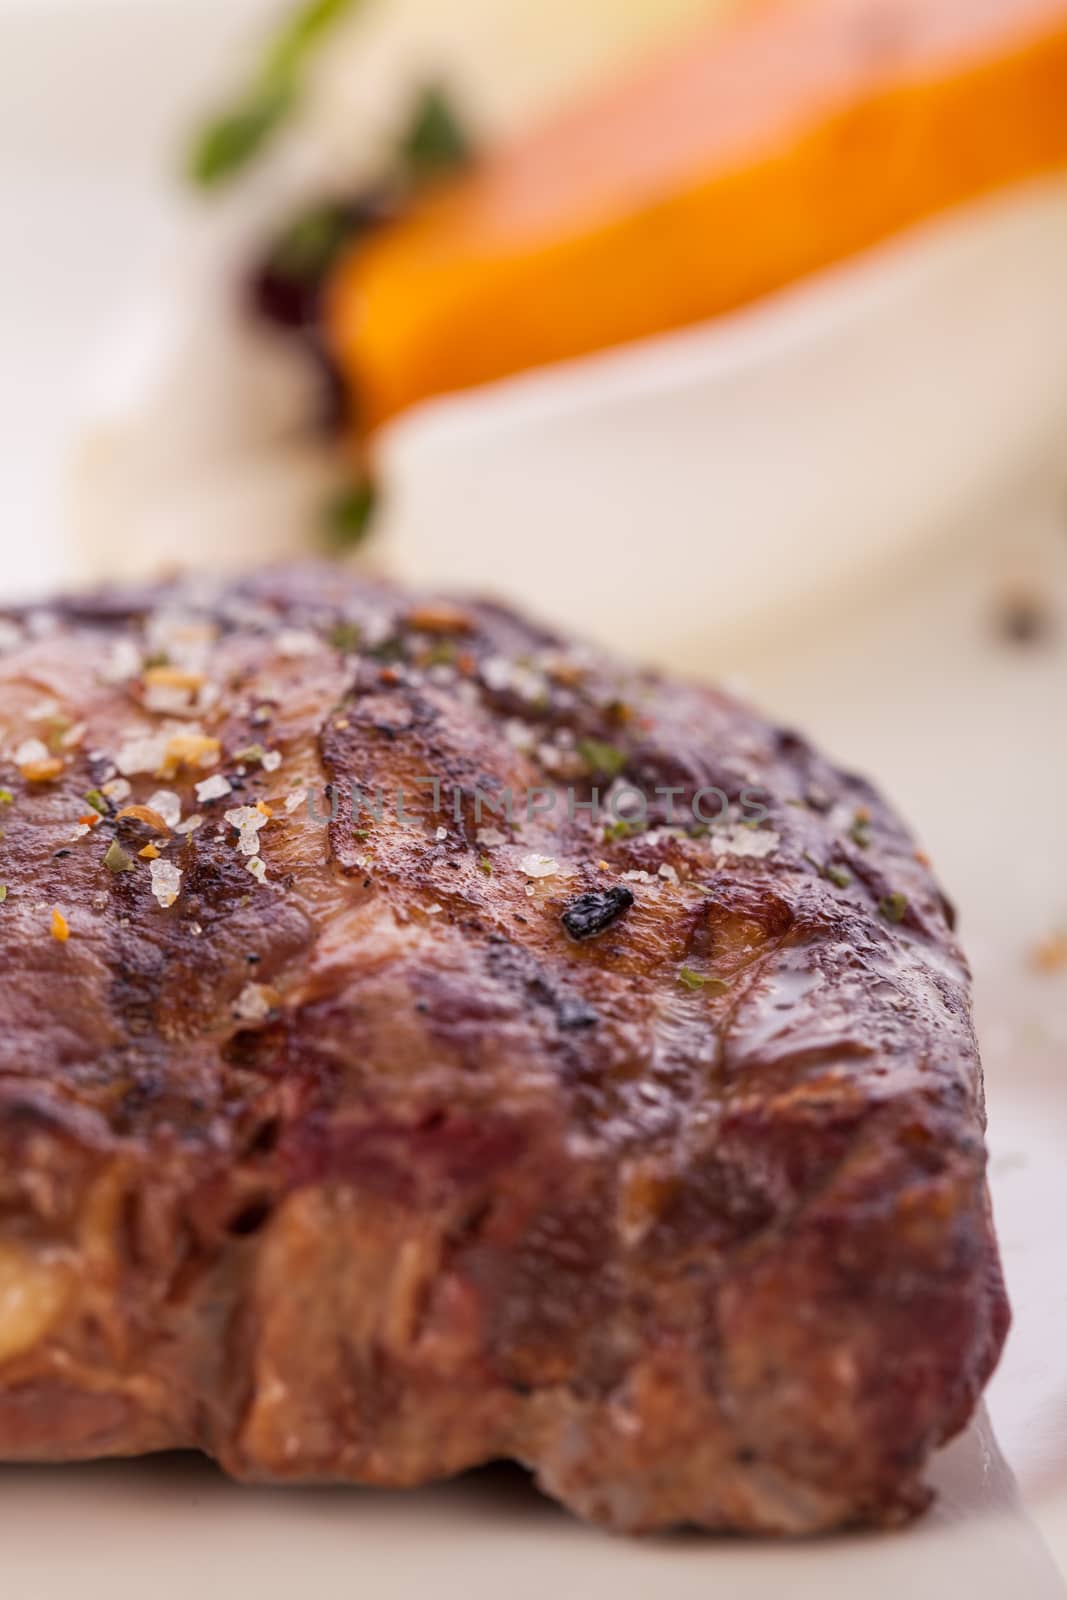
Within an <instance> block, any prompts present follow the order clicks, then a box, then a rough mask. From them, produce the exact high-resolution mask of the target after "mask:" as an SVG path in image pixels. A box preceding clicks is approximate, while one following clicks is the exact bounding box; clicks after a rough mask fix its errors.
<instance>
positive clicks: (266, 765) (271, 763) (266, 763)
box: [260, 750, 282, 772]
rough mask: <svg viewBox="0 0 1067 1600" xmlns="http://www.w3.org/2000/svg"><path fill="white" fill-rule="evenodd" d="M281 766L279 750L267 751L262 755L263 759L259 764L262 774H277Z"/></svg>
mask: <svg viewBox="0 0 1067 1600" xmlns="http://www.w3.org/2000/svg"><path fill="white" fill-rule="evenodd" d="M281 764H282V753H281V751H280V750H268V751H266V753H265V754H264V756H263V759H262V761H261V763H260V765H261V766H262V768H263V770H264V772H277V770H278V768H279V767H280V766H281Z"/></svg>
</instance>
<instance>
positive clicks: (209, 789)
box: [196, 772, 233, 805]
mask: <svg viewBox="0 0 1067 1600" xmlns="http://www.w3.org/2000/svg"><path fill="white" fill-rule="evenodd" d="M232 790H233V785H232V784H231V783H230V781H229V779H228V778H224V777H223V776H222V773H221V772H216V773H215V774H214V775H213V776H212V777H210V778H205V779H204V780H203V782H202V783H198V784H197V785H196V798H197V799H198V800H199V801H200V803H201V805H203V804H204V803H205V802H206V801H208V800H222V799H224V798H225V797H226V795H228V794H230V793H231V792H232Z"/></svg>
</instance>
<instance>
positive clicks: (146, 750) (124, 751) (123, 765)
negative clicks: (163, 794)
mask: <svg viewBox="0 0 1067 1600" xmlns="http://www.w3.org/2000/svg"><path fill="white" fill-rule="evenodd" d="M166 753H167V737H166V735H165V734H155V735H153V736H152V737H151V738H144V737H138V738H133V739H127V740H126V741H125V743H124V744H122V745H121V746H120V747H119V752H118V755H117V756H116V757H115V765H116V766H117V767H118V769H119V771H120V772H121V773H122V775H123V777H126V778H134V777H136V776H137V774H138V773H140V772H155V771H156V769H157V768H158V767H160V766H162V764H163V759H164V757H165V755H166Z"/></svg>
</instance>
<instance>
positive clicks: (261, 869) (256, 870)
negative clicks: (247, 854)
mask: <svg viewBox="0 0 1067 1600" xmlns="http://www.w3.org/2000/svg"><path fill="white" fill-rule="evenodd" d="M246 871H248V872H250V873H251V874H252V876H253V878H255V880H256V882H257V883H266V881H267V867H266V863H265V862H264V861H263V860H262V859H261V858H260V857H259V856H253V857H252V859H251V861H249V862H248V864H247V867H246Z"/></svg>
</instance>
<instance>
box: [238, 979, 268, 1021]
mask: <svg viewBox="0 0 1067 1600" xmlns="http://www.w3.org/2000/svg"><path fill="white" fill-rule="evenodd" d="M277 1000H278V995H277V992H276V991H275V990H274V989H269V988H268V987H267V986H266V984H263V983H246V984H245V986H244V988H243V989H242V990H241V992H240V994H239V995H238V996H237V999H236V1000H235V1001H234V1005H233V1014H234V1016H235V1017H237V1018H238V1019H239V1020H240V1021H241V1022H263V1021H265V1020H266V1018H267V1017H269V1016H270V1014H271V1012H272V1010H273V1009H274V1007H275V1005H276V1004H277Z"/></svg>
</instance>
